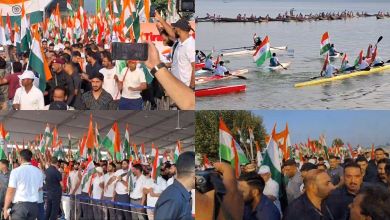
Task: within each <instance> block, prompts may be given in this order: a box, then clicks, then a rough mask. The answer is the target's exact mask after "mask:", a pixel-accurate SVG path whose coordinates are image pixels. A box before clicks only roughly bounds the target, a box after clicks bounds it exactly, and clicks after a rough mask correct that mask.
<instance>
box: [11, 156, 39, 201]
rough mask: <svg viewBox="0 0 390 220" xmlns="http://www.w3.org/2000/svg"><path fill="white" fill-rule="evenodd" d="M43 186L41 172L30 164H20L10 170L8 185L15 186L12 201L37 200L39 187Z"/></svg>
mask: <svg viewBox="0 0 390 220" xmlns="http://www.w3.org/2000/svg"><path fill="white" fill-rule="evenodd" d="M42 186H43V173H42V171H41V170H40V169H38V168H36V167H34V166H32V165H31V164H28V163H26V164H22V165H21V166H20V167H18V168H16V169H14V170H12V171H11V174H10V177H9V182H8V187H11V188H15V189H16V191H15V196H14V199H13V200H12V203H17V202H38V200H39V188H42Z"/></svg>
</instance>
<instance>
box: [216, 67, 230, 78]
mask: <svg viewBox="0 0 390 220" xmlns="http://www.w3.org/2000/svg"><path fill="white" fill-rule="evenodd" d="M225 72H227V69H226V67H224V66H221V65H218V67H217V69H216V70H215V75H218V76H225Z"/></svg>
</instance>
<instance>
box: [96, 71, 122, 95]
mask: <svg viewBox="0 0 390 220" xmlns="http://www.w3.org/2000/svg"><path fill="white" fill-rule="evenodd" d="M99 72H100V73H101V74H103V76H104V81H103V89H104V90H106V91H107V92H108V93H110V95H111V96H112V98H113V99H114V100H119V99H120V98H121V94H120V92H119V88H118V84H117V83H116V80H115V78H114V76H115V75H118V74H117V73H116V68H115V67H113V68H112V69H107V68H103V69H101V70H99Z"/></svg>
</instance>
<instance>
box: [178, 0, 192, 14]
mask: <svg viewBox="0 0 390 220" xmlns="http://www.w3.org/2000/svg"><path fill="white" fill-rule="evenodd" d="M176 9H177V12H192V13H195V0H181V1H178V2H177V4H176Z"/></svg>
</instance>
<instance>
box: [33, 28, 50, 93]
mask: <svg viewBox="0 0 390 220" xmlns="http://www.w3.org/2000/svg"><path fill="white" fill-rule="evenodd" d="M40 42H41V38H40V36H39V33H38V31H37V32H35V34H34V38H33V41H32V43H31V53H30V58H29V65H30V66H31V68H32V69H33V70H34V71H35V72H37V73H38V74H39V89H40V90H41V91H42V92H44V91H45V89H46V82H47V81H49V80H50V79H51V78H52V76H51V72H50V68H49V64H48V63H47V61H46V58H45V56H44V55H43V50H42V48H41V45H40Z"/></svg>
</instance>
